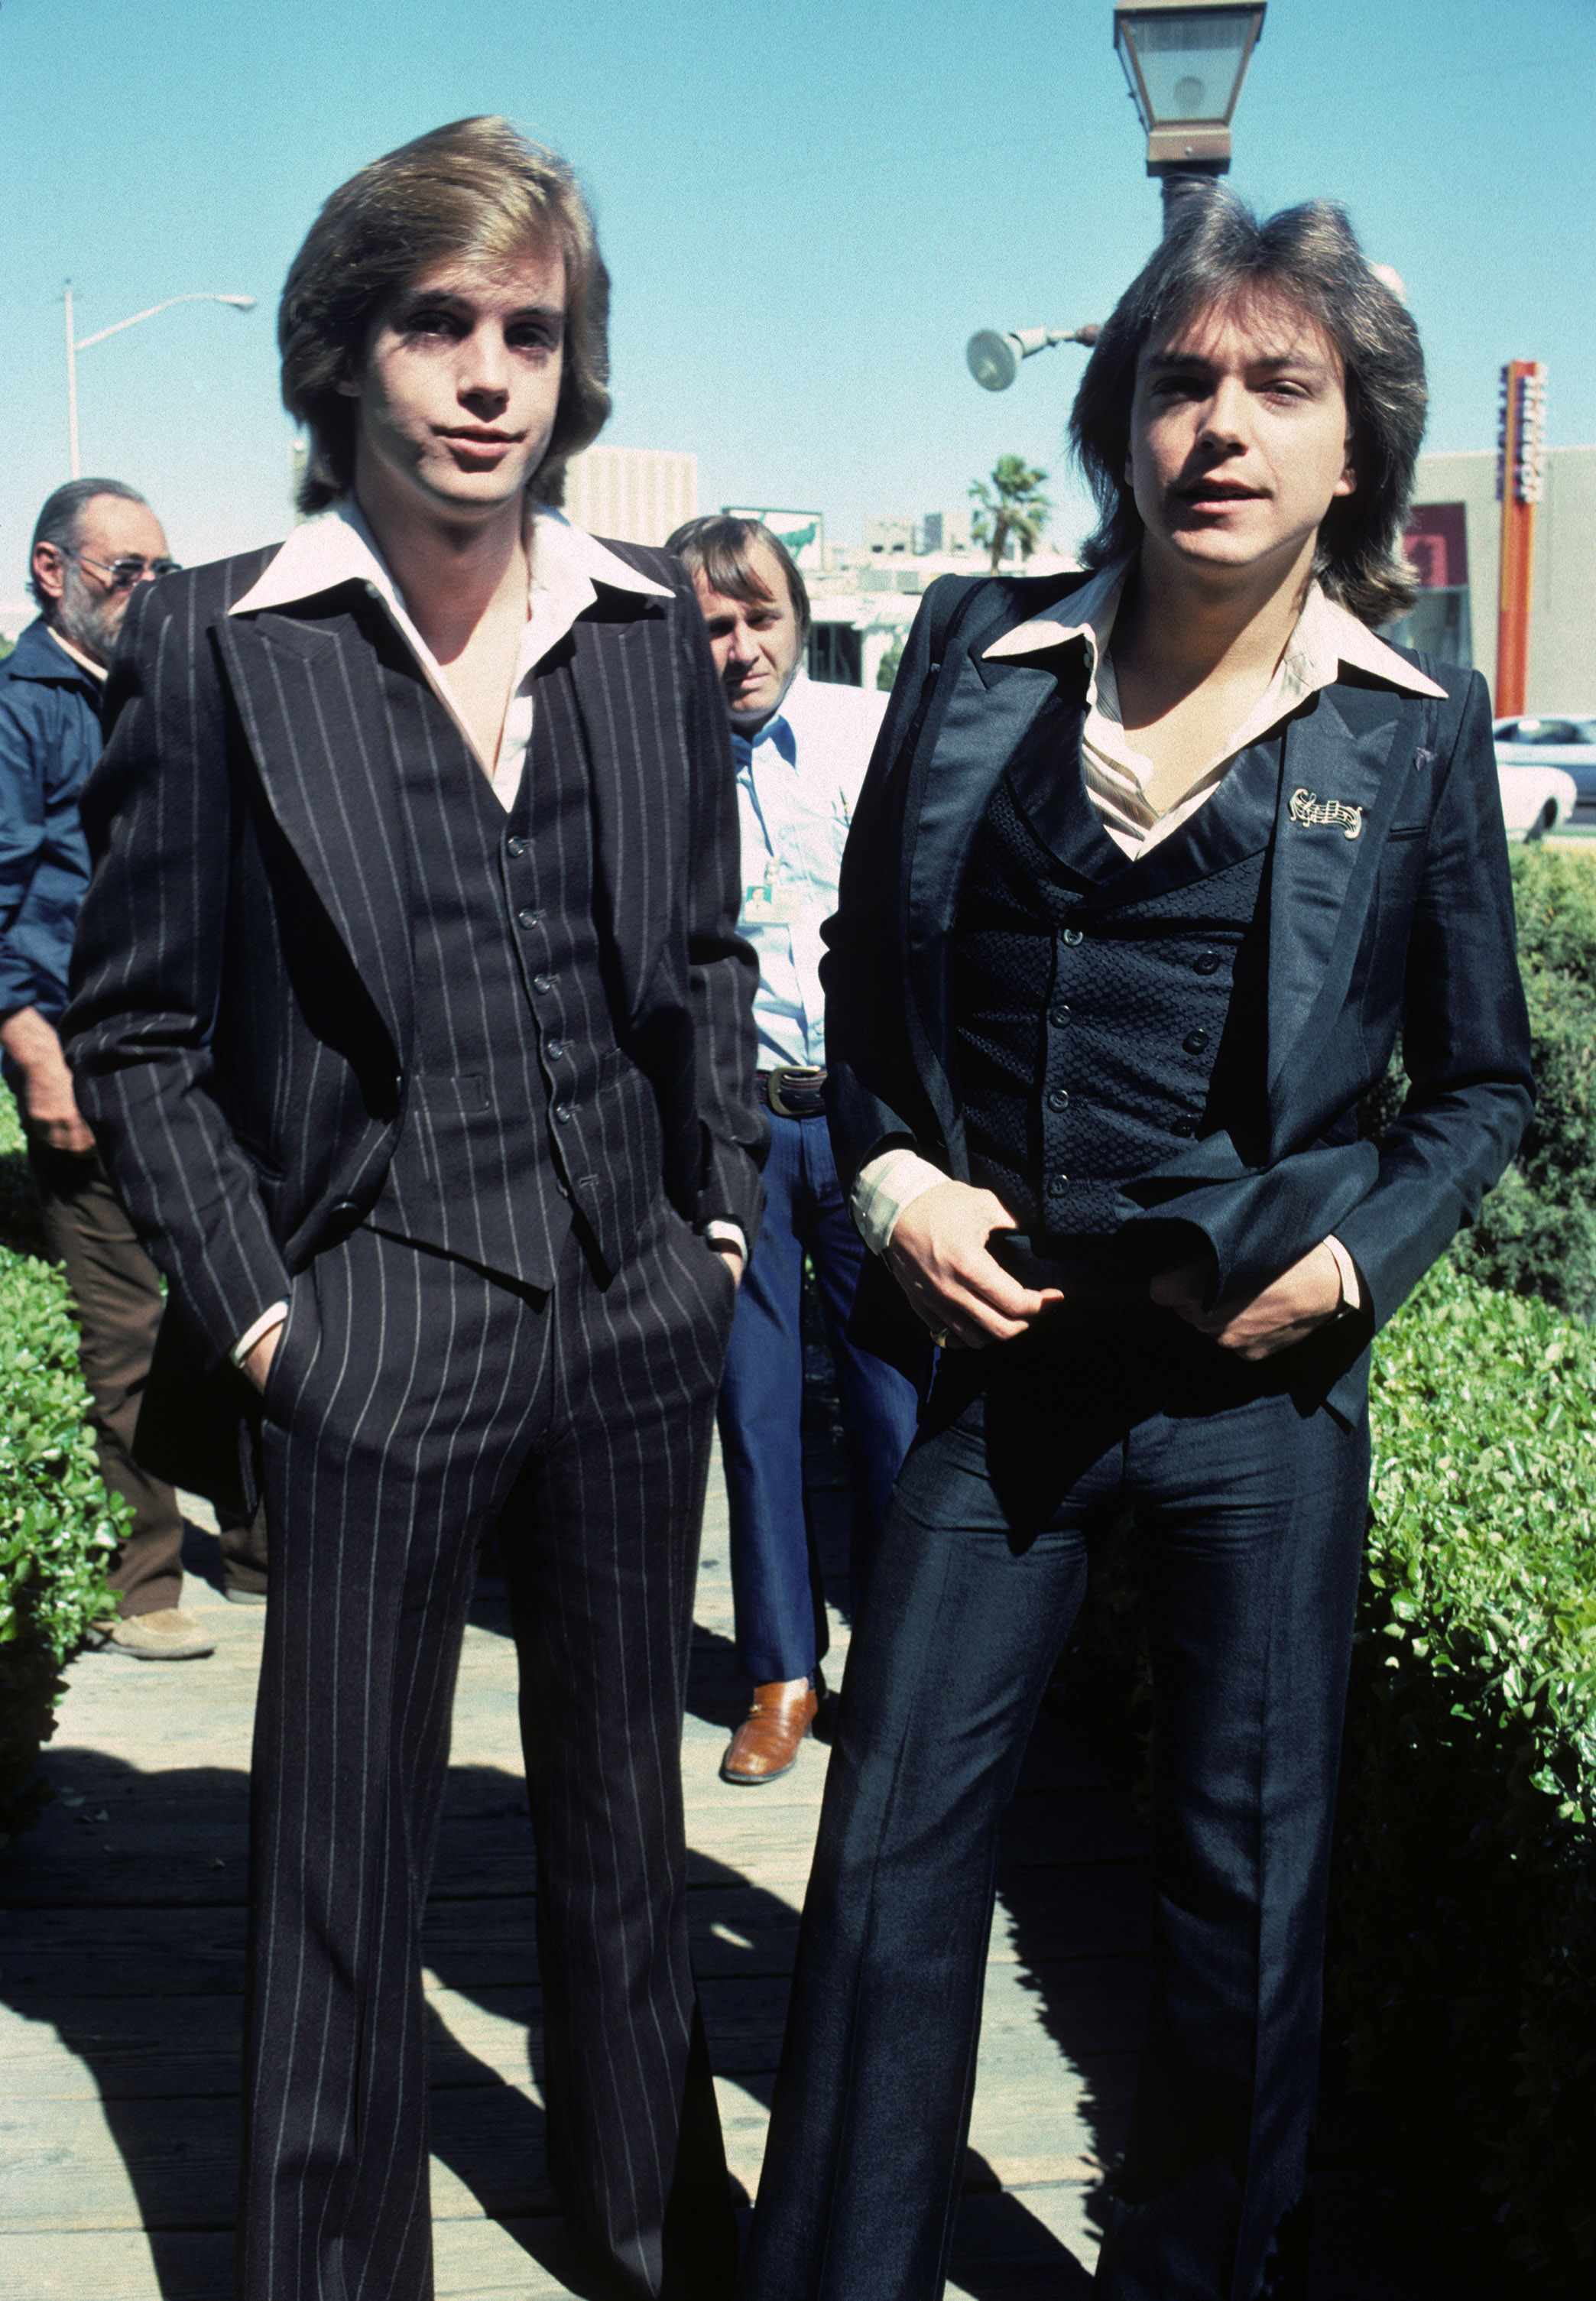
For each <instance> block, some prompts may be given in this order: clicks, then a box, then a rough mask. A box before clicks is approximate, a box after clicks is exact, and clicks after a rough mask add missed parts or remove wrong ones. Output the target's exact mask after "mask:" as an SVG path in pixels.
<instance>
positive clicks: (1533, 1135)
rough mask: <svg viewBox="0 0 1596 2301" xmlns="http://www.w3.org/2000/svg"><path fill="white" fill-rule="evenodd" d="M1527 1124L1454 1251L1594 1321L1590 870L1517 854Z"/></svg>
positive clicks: (1595, 1101)
mask: <svg viewBox="0 0 1596 2301" xmlns="http://www.w3.org/2000/svg"><path fill="white" fill-rule="evenodd" d="M1513 891H1514V898H1515V902H1516V906H1517V914H1518V956H1519V964H1520V966H1521V968H1522V971H1523V975H1524V987H1525V995H1526V997H1527V999H1528V1001H1529V1010H1530V1028H1531V1031H1532V1033H1533V1045H1534V1064H1535V1092H1536V1108H1535V1116H1534V1118H1533V1120H1532V1122H1531V1125H1530V1129H1529V1133H1528V1134H1526V1135H1525V1140H1524V1145H1523V1148H1522V1150H1521V1151H1520V1152H1519V1155H1518V1157H1517V1159H1516V1160H1515V1162H1514V1164H1513V1165H1512V1167H1509V1169H1508V1173H1507V1174H1506V1176H1504V1177H1503V1179H1502V1182H1501V1184H1500V1187H1499V1188H1498V1189H1497V1190H1495V1191H1493V1192H1492V1194H1491V1196H1490V1198H1488V1199H1487V1200H1486V1201H1485V1204H1484V1206H1483V1208H1482V1209H1481V1211H1480V1219H1479V1222H1478V1223H1477V1224H1476V1226H1475V1229H1474V1230H1473V1231H1472V1232H1471V1233H1470V1234H1468V1235H1467V1236H1466V1238H1464V1239H1462V1240H1460V1241H1459V1242H1458V1259H1459V1260H1460V1262H1461V1263H1462V1265H1463V1267H1464V1268H1466V1269H1469V1270H1472V1271H1473V1272H1474V1273H1475V1276H1476V1277H1480V1278H1483V1279H1486V1280H1488V1281H1489V1283H1490V1284H1492V1285H1493V1286H1502V1287H1506V1288H1508V1290H1509V1291H1510V1292H1511V1293H1517V1294H1539V1295H1541V1296H1542V1297H1543V1298H1544V1299H1545V1300H1546V1301H1549V1302H1555V1303H1556V1304H1557V1305H1558V1307H1559V1308H1560V1309H1565V1310H1570V1311H1572V1312H1573V1313H1574V1315H1575V1317H1576V1318H1592V1317H1593V1316H1596V869H1593V868H1592V863H1591V861H1590V860H1588V859H1587V858H1586V857H1585V856H1583V855H1580V854H1574V853H1568V852H1551V853H1549V852H1548V851H1547V849H1545V848H1543V847H1517V848H1515V849H1513Z"/></svg>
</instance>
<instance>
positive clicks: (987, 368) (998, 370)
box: [965, 321, 1102, 391]
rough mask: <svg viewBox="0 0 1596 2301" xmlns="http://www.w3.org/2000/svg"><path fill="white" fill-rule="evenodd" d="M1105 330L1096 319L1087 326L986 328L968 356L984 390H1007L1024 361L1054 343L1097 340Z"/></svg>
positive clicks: (969, 348) (967, 349) (971, 343)
mask: <svg viewBox="0 0 1596 2301" xmlns="http://www.w3.org/2000/svg"><path fill="white" fill-rule="evenodd" d="M1101 333H1102V331H1101V329H1100V328H1099V326H1098V325H1097V322H1095V321H1091V322H1088V324H1087V325H1086V326H1085V327H1083V328H1011V329H1010V330H1009V331H1008V333H1007V335H999V332H998V331H997V329H996V328H982V329H980V330H978V331H977V332H976V333H975V334H974V335H973V336H972V337H971V339H970V340H969V342H968V343H967V344H966V345H965V363H966V364H967V365H968V367H969V370H970V372H971V374H972V375H973V377H974V379H975V381H976V382H977V383H978V384H979V385H980V386H981V388H982V390H983V391H1007V389H1008V387H1009V385H1010V384H1011V383H1012V382H1013V381H1014V380H1015V376H1016V375H1018V373H1019V372H1020V362H1021V361H1022V360H1027V359H1030V358H1031V356H1032V354H1033V353H1035V352H1045V351H1048V350H1049V349H1050V348H1051V347H1052V346H1053V345H1054V344H1095V343H1096V341H1097V339H1098V338H1099V335H1100V334H1101Z"/></svg>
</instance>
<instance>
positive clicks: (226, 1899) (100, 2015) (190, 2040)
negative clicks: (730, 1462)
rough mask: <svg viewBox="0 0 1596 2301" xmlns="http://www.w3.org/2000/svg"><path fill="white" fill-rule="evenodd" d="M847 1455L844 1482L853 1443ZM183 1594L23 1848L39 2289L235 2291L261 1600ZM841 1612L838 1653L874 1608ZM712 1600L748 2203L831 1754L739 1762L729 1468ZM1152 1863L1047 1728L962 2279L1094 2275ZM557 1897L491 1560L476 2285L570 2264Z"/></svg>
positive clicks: (17, 1974) (711, 1768)
mask: <svg viewBox="0 0 1596 2301" xmlns="http://www.w3.org/2000/svg"><path fill="white" fill-rule="evenodd" d="M816 1460H817V1465H818V1466H819V1475H820V1476H821V1477H826V1476H827V1475H828V1473H827V1470H826V1468H825V1465H826V1462H827V1460H829V1456H828V1455H827V1454H826V1452H825V1450H823V1449H820V1450H817V1454H816ZM835 1507H836V1505H835V1501H834V1500H833V1502H832V1503H831V1510H832V1512H833V1513H834V1512H835ZM822 1508H823V1510H825V1508H826V1504H825V1502H824V1500H823V1501H822ZM191 1550H192V1552H193V1557H194V1559H195V1560H197V1562H198V1563H199V1564H200V1565H201V1566H202V1568H204V1567H206V1566H209V1568H210V1569H212V1570H214V1565H215V1546H214V1544H213V1543H207V1542H206V1540H205V1538H204V1537H203V1536H201V1537H198V1538H196V1541H195V1542H194V1543H193V1544H191ZM185 1603H186V1604H191V1605H192V1606H193V1607H194V1608H195V1610H196V1611H200V1612H203V1613H204V1615H205V1619H206V1621H207V1623H208V1624H209V1625H210V1626H211V1627H213V1629H214V1631H215V1634H216V1637H217V1642H218V1643H217V1652H216V1654H215V1656H214V1658H213V1659H212V1660H210V1661H203V1662H196V1663H187V1664H166V1665H153V1664H149V1663H144V1662H138V1661H133V1660H131V1659H130V1658H127V1657H123V1656H120V1655H113V1654H94V1655H88V1656H85V1657H84V1658H83V1659H82V1660H80V1661H79V1662H77V1663H76V1664H75V1665H74V1667H73V1669H72V1670H71V1691H70V1693H69V1694H68V1697H67V1700H66V1703H65V1707H64V1709H63V1713H62V1718H61V1724H60V1731H59V1734H58V1736H57V1738H56V1740H55V1742H54V1744H53V1745H52V1747H51V1751H50V1753H49V1757H48V1770H49V1773H50V1777H51V1780H52V1782H53V1784H54V1789H55V1793H56V1796H55V1802H54V1804H53V1805H52V1806H51V1807H50V1808H49V1810H48V1812H47V1813H46V1816H45V1819H44V1820H43V1821H42V1823H41V1825H40V1826H39V1827H38V1828H37V1829H36V1830H34V1831H33V1832H31V1833H30V1834H29V1836H28V1837H25V1838H24V1839H23V1840H21V1842H20V1843H19V1845H18V1846H17V1847H16V1849H15V1850H14V1852H13V1853H12V1854H11V1855H9V1856H7V1857H5V1864H4V1869H3V1870H0V1899H3V1900H4V1904H5V1913H4V1917H3V1918H0V2293H4V2295H5V2296H7V2297H8V2301H46V2297H47V2301H226V2297H228V2296H229V2295H230V2293H231V2291H232V2281H231V2233H230V2232H231V2223H232V2217H233V2191H234V2183H235V2178H236V2150H237V2131H238V2026H239V2009H240V2002H241V2001H240V1993H241V1990H242V1986H243V1953H244V1886H245V1841H246V1806H247V1764H248V1752H249V1734H250V1717H251V1710H252V1706H253V1702H254V1693H255V1671H256V1666H257V1661H258V1655H259V1650H260V1637H261V1628H262V1623H263V1615H262V1614H261V1613H260V1612H259V1611H249V1610H246V1609H243V1608H237V1607H232V1606H229V1605H226V1604H224V1603H223V1602H221V1599H220V1597H219V1596H218V1595H217V1594H215V1592H214V1591H213V1590H212V1589H211V1588H209V1587H207V1586H206V1584H205V1582H204V1581H203V1580H199V1581H194V1582H191V1583H190V1585H189V1590H188V1595H187V1596H186V1598H185ZM833 1619H834V1633H835V1644H834V1646H833V1653H832V1658H831V1664H830V1665H829V1667H830V1668H831V1670H832V1674H833V1676H835V1675H836V1674H837V1672H838V1670H839V1669H840V1664H841V1662H842V1661H844V1659H845V1657H846V1647H847V1625H846V1622H845V1621H844V1619H842V1617H841V1616H840V1615H835V1616H834V1618H833ZM698 1626H699V1627H698V1637H697V1646H696V1653H695V1659H694V1670H693V1678H692V1690H691V1702H690V1708H689V1716H688V1719H687V1727H686V1736H685V1745H684V1758H683V1762H684V1770H685V1776H686V1786H687V1818H688V1842H689V1847H690V1848H691V1853H690V1874H691V1881H692V1896H691V1898H692V1913H693V1916H692V1931H693V1941H694V1945H695V1955H696V1960H697V1965H698V1975H699V1979H700V1986H701V1988H702V1993H703V1998H704V2006H705V2015H706V2022H707V2025H708V2030H709V2038H710V2046H711V2050H712V2054H713V2055H714V2065H715V2069H716V2071H717V2073H718V2085H719V2090H720V2099H721V2111H722V2115H723V2120H724V2123H725V2129H726V2138H727V2146H728V2151H729V2155H730V2158H731V2167H732V2171H733V2172H734V2174H735V2176H736V2178H737V2180H739V2181H740V2184H741V2185H742V2188H744V2190H745V2191H746V2192H747V2193H748V2195H749V2196H752V2194H753V2192H754V2190H755V2188H756V2186H757V2181H758V2172H759V2162H760V2155H761V2152H762V2148H763V2144H764V2136H765V2120H766V2114H767V2106H768V2103H769V2098H770V2089H771V2084H772V2079H773V2071H774V2069H775V2063H776V2057H777V2053H778V2049H779V2046H780V2040H781V2025H782V2021H783V2018H784V2012H785V2005H786V1996H787V1986H788V1975H789V1972H790V1966H791V1960H792V1954H793V1948H794V1943H795V1938H796V1931H797V1924H798V1908H799V1904H800V1903H801V1899H802V1895H803V1888H804V1881H805V1878H806V1873H807V1870H808V1864H809V1858H810V1850H811V1846H812V1844H813V1839H814V1832H815V1822H816V1818H817V1813H818V1808H819V1802H820V1795H821V1789H822V1786H823V1778H824V1767H825V1753H824V1751H823V1748H822V1747H821V1746H820V1745H817V1744H810V1745H806V1748H805V1750H804V1753H803V1754H802V1757H801V1759H800V1761H799V1763H798V1767H797V1768H796V1770H794V1772H793V1773H792V1775H790V1777H788V1778H786V1779H785V1780H784V1781H782V1782H781V1783H780V1784H778V1785H773V1786H771V1787H770V1788H769V1789H766V1790H761V1791H757V1792H750V1791H733V1790H730V1789H728V1788H726V1787H725V1786H723V1785H722V1784H721V1782H720V1781H719V1780H718V1778H717V1775H716V1769H717V1766H718V1764H719V1761H720V1756H721V1753H722V1750H723V1747H724V1744H725V1739H726V1735H727V1731H728V1728H729V1727H730V1725H731V1723H732V1722H733V1720H734V1719H735V1718H736V1716H737V1715H738V1713H739V1709H740V1702H741V1701H742V1700H743V1699H745V1698H746V1697H745V1696H744V1695H743V1693H742V1689H741V1688H740V1686H739V1685H738V1683H737V1681H736V1678H735V1675H734V1671H733V1668H732V1665H731V1643H730V1639H731V1603H730V1592H729V1588H728V1584H727V1574H726V1538H725V1506H724V1499H723V1494H722V1493H721V1491H720V1488H719V1482H718V1478H717V1479H716V1480H715V1481H714V1482H712V1489H711V1498H710V1504H709V1510H708V1513H707V1517H706V1528H705V1540H704V1557H703V1564H702V1569H701V1573H700V1578H699V1585H698ZM1146 1885H1147V1872H1146V1864H1145V1853H1144V1847H1143V1844H1142V1840H1141V1836H1140V1833H1139V1832H1138V1830H1137V1828H1136V1827H1135V1825H1134V1823H1133V1821H1132V1818H1131V1817H1130V1815H1129V1814H1128V1813H1127V1812H1126V1811H1125V1810H1124V1807H1123V1806H1122V1805H1121V1804H1120V1803H1119V1802H1118V1801H1117V1800H1116V1798H1115V1797H1114V1796H1113V1795H1111V1794H1110V1793H1109V1791H1108V1790H1107V1788H1106V1787H1105V1786H1103V1784H1102V1783H1101V1780H1100V1778H1099V1777H1097V1776H1096V1775H1095V1773H1094V1772H1093V1770H1092V1769H1091V1768H1090V1766H1089V1765H1088V1764H1087V1763H1086V1762H1085V1761H1083V1759H1082V1757H1081V1755H1080V1754H1079V1753H1078V1752H1077V1751H1076V1750H1075V1749H1074V1746H1073V1745H1071V1743H1070V1741H1069V1740H1068V1738H1067V1736H1065V1734H1064V1733H1063V1732H1062V1730H1061V1729H1059V1728H1057V1726H1056V1725H1054V1724H1053V1723H1051V1721H1049V1720H1046V1719H1044V1721H1043V1724H1042V1726H1041V1728H1040V1730H1039V1733H1038V1736H1037V1737H1036V1741H1035V1743H1034V1745H1033V1746H1032V1752H1031V1755H1030V1759H1029V1761H1028V1765H1027V1769H1026V1775H1025V1778H1024V1785H1023V1786H1022V1788H1021V1791H1020V1793H1019V1795H1018V1796H1017V1797H1016V1798H1015V1803H1014V1805H1013V1807H1012V1808H1011V1810H1010V1813H1009V1816H1008V1820H1007V1827H1006V1831H1005V1845H1004V1863H1003V1869H1002V1874H1001V1888H1000V1899H999V1914H998V1920H997V1923H996V1926H995V1928H994V1930H993V1937H992V1944H991V1952H990V1962H989V1964H988V1969H987V1993H986V2021H985V2028H984V2030H983V2035H982V2056H981V2065H980V2078H979V2083H978V2087H977V2091H976V2099H975V2113H974V2125H973V2134H972V2143H971V2153H970V2158H969V2166H968V2174H967V2180H966V2189H965V2198H964V2203H963V2206H962V2208H961V2212H960V2217H959V2223H958V2233H957V2247H956V2255H955V2262H956V2268H955V2279H954V2283H953V2285H952V2287H951V2288H950V2290H951V2291H952V2292H953V2293H955V2294H956V2295H962V2296H968V2297H979V2301H999V2297H1007V2296H1022V2295H1024V2296H1031V2295H1036V2296H1040V2295H1043V2294H1046V2295H1048V2296H1049V2297H1054V2301H1060V2297H1062V2301H1067V2297H1072V2296H1079V2295H1084V2294H1085V2293H1086V2292H1087V2291H1088V2290H1089V2288H1090V2267H1091V2263H1092V2261H1093V2258H1094V2255H1095V2248H1096V2239H1095V2236H1094V2225H1093V2205H1094V2200H1095V2197H1096V2196H1097V2193H1098V2188H1099V2181H1100V2179H1101V2175H1102V2172H1103V2170H1104V2168H1105V2166H1106V2165H1107V2164H1109V2163H1112V2162H1113V2159H1114V2157H1115V2155H1116V2151H1117V2150H1118V2149H1119V2147H1120V2146H1121V2145H1122V2141H1123V2138H1124V2121H1125V2113H1126V2109H1127V2105H1128V2101H1129V2096H1130V2090H1131V2084H1132V2072H1133V2068H1134V2054H1135V2046H1136V2041H1137V2037H1138V2035H1139V2031H1140V2024H1141V2008H1142V2004H1143V2000H1144V1994H1145V1987H1146V1962H1145V1958H1144V1954H1143V1950H1144V1943H1145V1938H1146V1928H1147V1916H1146ZM531 1892H532V1853H531V1837H530V1830H529V1828H528V1825H527V1822H526V1820H525V1803H524V1796H523V1785H522V1776H521V1771H520V1759H519V1751H518V1745H517V1736H516V1718H515V1685H514V1653H513V1649H512V1647H511V1645H510V1643H509V1640H508V1637H507V1636H506V1616H505V1611H504V1608H503V1605H502V1602H501V1601H500V1600H499V1598H498V1597H497V1594H496V1593H495V1591H494V1589H493V1587H492V1586H491V1585H490V1584H489V1585H485V1586H484V1588H483V1591H482V1594H481V1595H480V1600H479V1602H478V1604H477V1606H476V1609H475V1611H474V1616H473V1620H472V1627H471V1628H470V1630H469V1632H468V1634H467V1637H466V1644H465V1653H464V1665H463V1668H462V1671H461V1677H460V1689H459V1696H458V1701H457V1703H456V1709H455V1745H454V1765H453V1773H452V1778H451V1783H450V1791H449V1796H448V1801H447V1809H446V1819H445V1821H444V1824H443V1833H442V1844H441V1847H440V1850H439V1859H438V1865H437V1872H436V1878H435V1883H434V1887H433V1893H432V1897H431V1904H430V1915H429V1920H428V1928H427V1937H426V1960H427V1976H426V1980H427V1990H428V1996H429V2003H430V2010H431V2016H432V2044H433V2049H434V2052H433V2084H434V2095H433V2146H434V2163H433V2177H432V2198H433V2212H434V2217H435V2224H436V2239H437V2256H438V2291H439V2296H440V2297H447V2301H488V2297H489V2296H498V2295H506V2296H508V2295H512V2294H513V2295H515V2296H518V2297H522V2301H534V2297H544V2296H550V2295H557V2294H560V2293H563V2292H564V2291H566V2289H567V2288H566V2287H565V2285H564V2282H563V2281H562V2279H561V2274H560V2272H561V2267H562V2263H563V2260H564V2237H563V2230H562V2227H561V2223H560V2222H559V2219H558V2216H557V2213H556V2205H555V2200H554V2197H553V2195H552V2193H551V2191H550V2189H549V2188H548V2185H547V2176H546V2173H545V2169H544V2152H543V2116H542V2110H541V2106H540V2098H539V2089H538V2084H537V2078H536V2071H537V2067H538V2063H539V2050H540V2037H539V1993H538V1983H537V1975H536V1969H535V1964H534V1960H533V1954H532V1925H531ZM1361 2195H1362V2193H1361V2190H1360V2189H1358V2188H1357V2186H1356V2185H1354V2188H1353V2189H1352V2190H1351V2191H1350V2192H1349V2196H1348V2197H1347V2199H1346V2201H1345V2203H1344V2204H1343V2205H1342V2207H1341V2210H1340V2211H1339V2213H1333V2215H1332V2216H1331V2226H1330V2230H1329V2239H1328V2242H1327V2245H1326V2247H1325V2250H1324V2263H1323V2266H1322V2268H1321V2271H1320V2272H1319V2275H1318V2278H1317V2282H1316V2301H1337V2297H1345V2301H1353V2297H1357V2301H1381V2297H1383V2296H1385V2295H1387V2294H1388V2293H1389V2294H1390V2295H1391V2301H1399V2297H1398V2296H1397V2292H1396V2288H1387V2287H1386V2285H1385V2284H1384V2282H1383V2280H1382V2279H1381V2278H1380V2277H1379V2276H1377V2275H1375V2274H1373V2273H1372V2272H1368V2271H1367V2270H1366V2268H1362V2267H1359V2266H1358V2251H1359V2239H1360V2235H1361V2225H1362V2209H1361ZM1343 2256H1345V2257H1344V2258H1343ZM1400 2301H1413V2297H1412V2296H1410V2295H1407V2294H1406V2293H1405V2294H1404V2295H1403V2296H1402V2297H1400Z"/></svg>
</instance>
